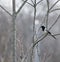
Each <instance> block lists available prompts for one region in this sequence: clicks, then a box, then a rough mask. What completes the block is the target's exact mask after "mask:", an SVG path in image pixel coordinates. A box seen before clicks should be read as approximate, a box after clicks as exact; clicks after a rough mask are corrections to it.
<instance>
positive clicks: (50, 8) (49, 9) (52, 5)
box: [49, 0, 60, 10]
mask: <svg viewBox="0 0 60 62" xmlns="http://www.w3.org/2000/svg"><path fill="white" fill-rule="evenodd" d="M59 1H60V0H57V1H56V2H55V3H54V4H53V5H52V6H51V8H50V9H49V10H51V9H52V8H53V7H54V6H55V5H56V4H57V3H58V2H59Z"/></svg>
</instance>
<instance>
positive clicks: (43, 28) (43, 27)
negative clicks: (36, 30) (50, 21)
mask: <svg viewBox="0 0 60 62" xmlns="http://www.w3.org/2000/svg"><path fill="white" fill-rule="evenodd" d="M41 28H42V31H44V32H47V33H48V34H50V35H51V36H52V37H53V38H54V39H56V37H55V36H54V35H52V34H51V32H50V31H48V30H46V27H45V26H41Z"/></svg>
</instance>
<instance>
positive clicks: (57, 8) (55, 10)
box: [50, 8, 60, 13]
mask: <svg viewBox="0 0 60 62" xmlns="http://www.w3.org/2000/svg"><path fill="white" fill-rule="evenodd" d="M57 10H60V8H57V9H53V10H51V11H50V13H51V12H54V11H57Z"/></svg>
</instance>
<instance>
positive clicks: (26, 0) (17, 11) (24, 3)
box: [16, 0, 27, 14]
mask: <svg viewBox="0 0 60 62" xmlns="http://www.w3.org/2000/svg"><path fill="white" fill-rule="evenodd" d="M26 2H27V0H25V1H24V2H23V3H22V5H21V6H20V8H19V9H18V10H17V12H16V14H18V13H19V12H20V10H21V9H22V8H23V6H24V5H25V3H26Z"/></svg>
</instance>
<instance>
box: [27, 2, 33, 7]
mask: <svg viewBox="0 0 60 62" xmlns="http://www.w3.org/2000/svg"><path fill="white" fill-rule="evenodd" d="M26 3H28V4H29V5H31V6H33V5H32V4H31V3H29V2H26ZM33 7H34V6H33Z"/></svg>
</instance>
